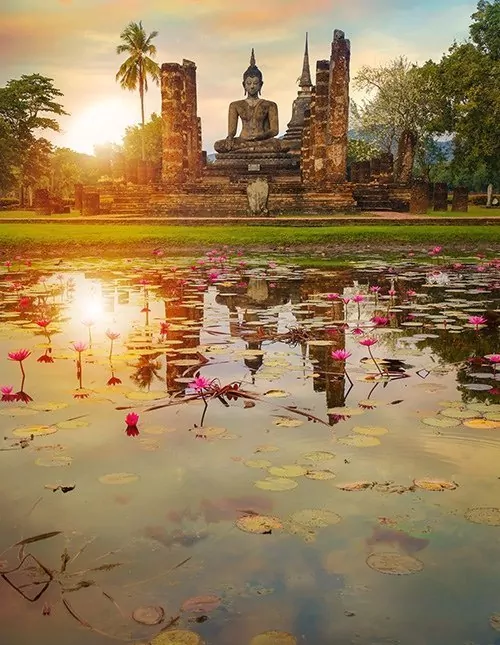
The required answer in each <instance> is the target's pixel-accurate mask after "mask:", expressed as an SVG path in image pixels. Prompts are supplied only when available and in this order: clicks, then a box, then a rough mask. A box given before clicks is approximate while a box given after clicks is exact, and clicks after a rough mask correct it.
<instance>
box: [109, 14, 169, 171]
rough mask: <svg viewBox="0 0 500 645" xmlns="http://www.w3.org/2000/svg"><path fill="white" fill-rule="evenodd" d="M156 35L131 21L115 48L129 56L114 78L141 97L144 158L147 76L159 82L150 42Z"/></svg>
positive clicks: (140, 22)
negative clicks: (147, 33)
mask: <svg viewBox="0 0 500 645" xmlns="http://www.w3.org/2000/svg"><path fill="white" fill-rule="evenodd" d="M157 35H158V32H157V31H152V32H151V33H150V34H149V36H148V35H146V32H145V30H144V27H143V26H142V21H139V22H138V23H137V22H131V23H129V24H128V25H127V26H126V27H125V29H124V30H123V31H122V33H121V34H120V39H121V40H122V42H121V43H120V45H118V47H117V48H116V53H117V54H123V53H127V54H129V57H128V58H127V60H126V61H124V62H123V63H122V64H121V65H120V69H119V70H118V72H117V74H116V80H117V81H119V82H120V85H121V86H122V88H123V89H124V90H130V91H132V92H133V91H135V90H137V89H138V90H139V97H140V99H141V126H142V132H143V136H142V145H141V158H142V160H143V161H144V159H145V142H144V94H145V92H147V91H148V76H150V77H151V78H152V79H153V80H154V81H155V82H156V83H157V84H158V83H159V82H160V67H159V65H158V63H156V62H155V61H154V60H153V57H155V56H156V47H155V45H152V44H151V41H152V40H153V38H156V36H157Z"/></svg>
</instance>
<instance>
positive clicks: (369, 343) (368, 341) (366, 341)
mask: <svg viewBox="0 0 500 645" xmlns="http://www.w3.org/2000/svg"><path fill="white" fill-rule="evenodd" d="M376 343H378V340H377V339H376V338H363V340H360V341H359V344H360V345H364V346H365V347H371V346H372V345H375V344H376Z"/></svg>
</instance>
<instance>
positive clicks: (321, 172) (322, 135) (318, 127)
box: [311, 60, 330, 184]
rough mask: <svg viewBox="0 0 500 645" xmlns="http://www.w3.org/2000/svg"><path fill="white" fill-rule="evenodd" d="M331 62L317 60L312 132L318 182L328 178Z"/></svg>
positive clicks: (314, 170) (316, 181)
mask: <svg viewBox="0 0 500 645" xmlns="http://www.w3.org/2000/svg"><path fill="white" fill-rule="evenodd" d="M329 74H330V63H329V62H328V61H327V60H318V61H317V62H316V92H315V94H314V112H313V113H311V119H312V121H313V125H312V129H311V134H312V141H311V143H312V177H313V181H314V182H315V183H316V184H322V183H324V181H325V179H326V122H327V119H328V78H329Z"/></svg>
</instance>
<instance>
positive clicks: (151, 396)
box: [125, 391, 168, 401]
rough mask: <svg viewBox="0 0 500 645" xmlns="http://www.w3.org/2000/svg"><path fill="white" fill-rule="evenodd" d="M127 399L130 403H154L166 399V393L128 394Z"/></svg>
mask: <svg viewBox="0 0 500 645" xmlns="http://www.w3.org/2000/svg"><path fill="white" fill-rule="evenodd" d="M125 396H126V397H127V399H131V400H132V401H156V400H157V399H164V398H165V397H168V394H167V393H166V392H155V391H152V392H140V391H138V392H128V393H127V394H126V395H125Z"/></svg>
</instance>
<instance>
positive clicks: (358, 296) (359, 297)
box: [352, 293, 365, 302]
mask: <svg viewBox="0 0 500 645" xmlns="http://www.w3.org/2000/svg"><path fill="white" fill-rule="evenodd" d="M364 299H365V297H364V295H363V294H362V293H357V294H356V295H355V296H353V298H352V301H353V302H363V300H364Z"/></svg>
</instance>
